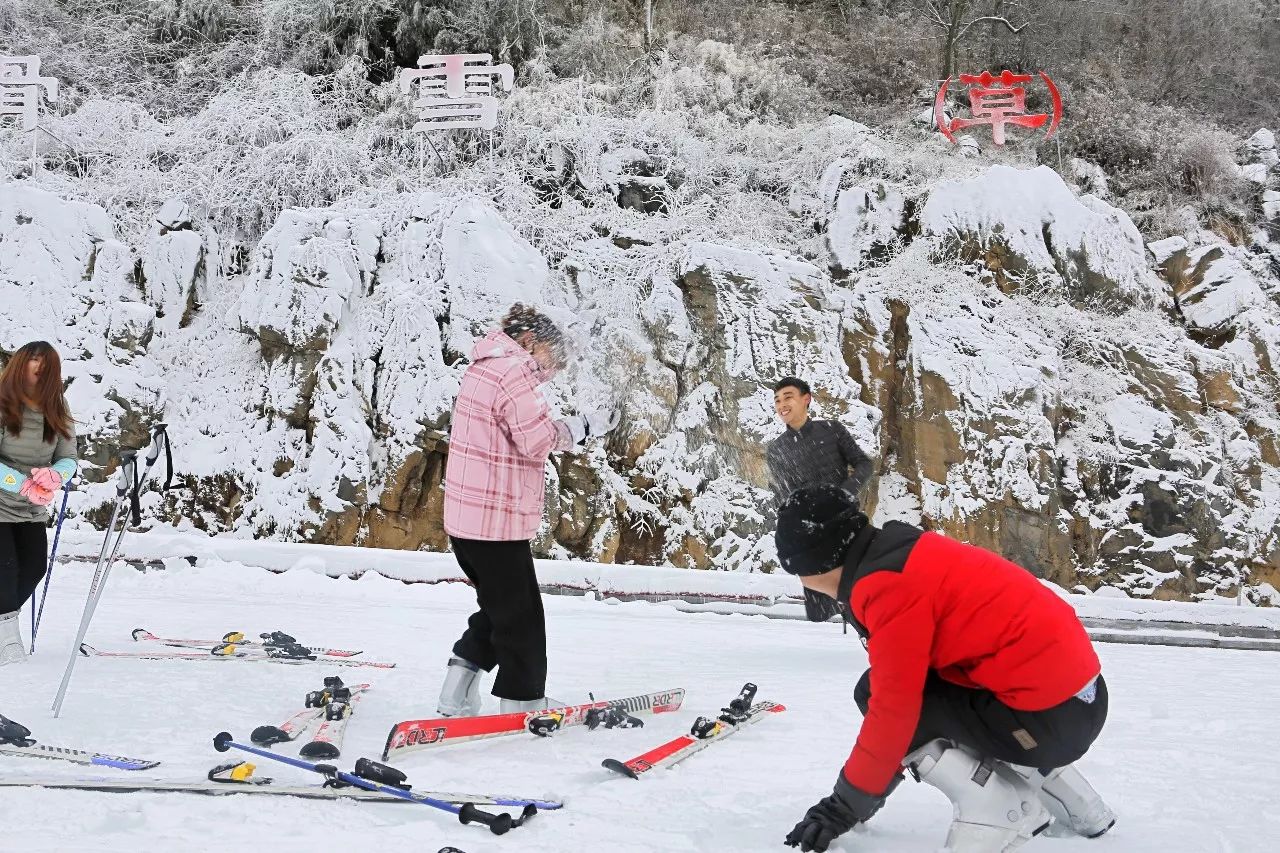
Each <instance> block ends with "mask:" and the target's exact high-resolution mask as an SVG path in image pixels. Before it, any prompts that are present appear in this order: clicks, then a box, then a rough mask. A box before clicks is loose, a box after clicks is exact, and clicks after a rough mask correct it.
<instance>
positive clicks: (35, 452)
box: [0, 408, 76, 523]
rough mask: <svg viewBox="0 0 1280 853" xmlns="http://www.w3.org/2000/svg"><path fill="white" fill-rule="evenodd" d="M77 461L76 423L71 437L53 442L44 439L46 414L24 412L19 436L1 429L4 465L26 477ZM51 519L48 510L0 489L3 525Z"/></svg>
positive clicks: (56, 438) (29, 410) (58, 438)
mask: <svg viewBox="0 0 1280 853" xmlns="http://www.w3.org/2000/svg"><path fill="white" fill-rule="evenodd" d="M75 458H76V435H75V423H74V422H72V425H71V438H69V439H67V438H63V437H62V436H60V435H55V436H54V440H53V441H51V442H45V440H44V415H42V414H40V413H39V412H37V411H36V410H34V409H27V408H24V409H23V410H22V431H21V432H19V433H18V434H17V435H16V436H15V435H13V434H12V433H10V432H9V431H8V430H7V429H4V428H3V427H0V464H3V465H6V466H8V467H9V468H12V469H13V470H14V471H16V472H17V473H18V474H21V475H22V476H23V477H25V476H27V475H28V474H30V473H31V469H32V468H48V467H49V466H50V465H52V464H53V463H54V462H57V461H58V460H60V459H71V460H73V461H74V460H75ZM0 470H2V469H0ZM48 520H49V508H48V507H43V506H36V505H35V504H33V503H32V502H31V501H29V500H27V499H26V498H24V497H22V495H19V494H17V493H15V492H10V491H7V490H5V489H0V523H5V522H7V523H13V522H28V521H39V522H48Z"/></svg>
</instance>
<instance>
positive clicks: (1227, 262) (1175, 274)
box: [1152, 238, 1267, 333]
mask: <svg viewBox="0 0 1280 853" xmlns="http://www.w3.org/2000/svg"><path fill="white" fill-rule="evenodd" d="M1175 239H1176V238H1175ZM1165 242H1166V244H1167V242H1168V241H1165ZM1152 246H1153V248H1154V246H1155V244H1152ZM1247 261H1248V255H1247V253H1243V252H1242V251H1241V250H1239V249H1236V248H1234V247H1232V246H1228V245H1226V244H1221V243H1219V244H1214V245H1209V246H1200V247H1197V248H1190V247H1186V246H1185V245H1184V247H1183V248H1182V249H1179V250H1177V251H1174V252H1172V253H1170V254H1169V255H1168V256H1166V257H1165V258H1164V260H1163V261H1161V270H1162V272H1163V274H1164V276H1165V278H1166V279H1168V280H1169V282H1170V283H1171V284H1172V286H1173V293H1174V299H1175V300H1176V302H1177V305H1178V310H1179V311H1180V312H1181V314H1182V316H1183V318H1184V319H1185V320H1186V322H1187V324H1188V325H1189V326H1190V327H1191V328H1193V329H1195V330H1197V331H1198V332H1201V333H1214V332H1221V331H1222V330H1223V328H1224V326H1225V324H1227V323H1229V322H1231V320H1232V319H1234V318H1235V317H1236V316H1237V315H1239V314H1241V313H1242V312H1244V311H1246V310H1248V309H1249V308H1250V307H1252V306H1255V305H1262V304H1265V303H1266V301H1267V297H1266V294H1265V293H1263V291H1262V287H1261V285H1260V284H1259V283H1258V280H1257V278H1256V277H1255V275H1254V273H1253V272H1252V271H1251V270H1250V269H1249V267H1248V266H1247V265H1246V263H1247Z"/></svg>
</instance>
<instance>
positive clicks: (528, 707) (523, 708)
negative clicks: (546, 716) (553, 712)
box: [502, 696, 565, 714]
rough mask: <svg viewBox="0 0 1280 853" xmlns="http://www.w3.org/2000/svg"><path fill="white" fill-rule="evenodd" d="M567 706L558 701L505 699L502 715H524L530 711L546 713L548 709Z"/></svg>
mask: <svg viewBox="0 0 1280 853" xmlns="http://www.w3.org/2000/svg"><path fill="white" fill-rule="evenodd" d="M564 706H565V705H564V703H563V702H561V701H560V700H558V699H548V698H547V697H546V696H543V697H542V698H541V699H503V700H502V713H504V714H523V713H528V712H529V711H545V710H547V709H548V708H563V707H564Z"/></svg>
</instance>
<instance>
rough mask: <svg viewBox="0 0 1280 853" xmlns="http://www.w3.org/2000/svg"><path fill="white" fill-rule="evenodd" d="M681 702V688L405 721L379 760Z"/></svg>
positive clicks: (657, 709)
mask: <svg viewBox="0 0 1280 853" xmlns="http://www.w3.org/2000/svg"><path fill="white" fill-rule="evenodd" d="M683 702H684V688H682V687H677V688H675V689H673V690H659V691H656V692H654V693H642V694H641V695H639V696H631V697H628V698H626V699H609V700H603V701H600V702H588V703H586V704H583V705H568V706H565V707H563V708H551V709H548V710H546V711H529V712H521V713H515V714H490V715H488V716H483V717H443V718H440V719H434V720H408V721H405V722H403V723H396V724H395V725H394V726H392V727H391V733H390V734H388V735H387V745H386V748H384V749H383V751H382V760H383V761H387V760H389V759H391V758H393V757H395V756H399V755H403V754H405V753H406V752H413V751H416V750H419V749H425V748H426V747H431V746H441V745H444V744H450V743H465V742H467V741H474V740H482V739H484V738H492V737H502V736H504V735H514V734H520V733H521V732H527V731H528V726H529V721H530V720H533V719H535V718H538V717H544V716H546V715H548V714H550V713H556V714H558V715H561V717H560V720H559V728H565V727H567V726H580V725H583V724H584V723H586V722H587V715H588V714H589V712H591V711H593V710H601V709H605V708H610V707H614V706H616V707H620V708H622V709H623V710H624V711H627V712H629V713H632V714H638V713H652V714H663V713H666V712H668V711H678V710H680V705H681V703H683Z"/></svg>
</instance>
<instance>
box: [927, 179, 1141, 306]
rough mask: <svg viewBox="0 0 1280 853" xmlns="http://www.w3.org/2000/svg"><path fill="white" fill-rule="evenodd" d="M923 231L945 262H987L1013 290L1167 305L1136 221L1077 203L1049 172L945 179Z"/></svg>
mask: <svg viewBox="0 0 1280 853" xmlns="http://www.w3.org/2000/svg"><path fill="white" fill-rule="evenodd" d="M920 225H921V229H922V231H923V233H924V234H925V235H927V236H929V237H930V238H932V239H933V240H934V241H935V244H936V246H937V251H938V254H939V255H940V256H953V257H959V258H961V259H963V260H966V261H973V262H978V263H981V264H982V265H983V266H985V267H986V269H987V271H988V272H989V273H990V274H991V275H992V277H993V279H994V280H995V282H996V283H997V285H998V286H999V287H1000V288H1001V289H1002V290H1005V291H1006V292H1012V291H1015V290H1017V289H1019V288H1020V287H1026V288H1029V289H1030V290H1033V291H1036V290H1045V289H1048V290H1055V289H1057V290H1062V291H1064V292H1065V293H1067V294H1069V295H1070V296H1071V297H1072V298H1074V299H1078V300H1089V299H1096V300H1100V301H1102V302H1115V303H1119V304H1125V305H1159V304H1162V303H1163V302H1164V301H1165V297H1164V289H1163V287H1162V286H1161V284H1160V281H1159V280H1158V279H1157V278H1156V276H1154V275H1153V274H1152V273H1151V271H1150V269H1149V268H1148V267H1147V263H1146V254H1145V250H1144V246H1143V242H1142V237H1141V235H1140V234H1139V233H1138V229H1137V228H1136V227H1135V226H1134V224H1133V221H1132V220H1130V219H1129V217H1128V215H1127V214H1125V213H1124V212H1123V211H1121V210H1118V209H1117V208H1114V207H1111V206H1110V205H1108V204H1107V203H1106V202H1104V201H1101V200H1100V199H1097V198H1094V197H1092V196H1088V195H1086V196H1082V197H1077V196H1076V195H1075V194H1074V193H1072V192H1071V190H1070V189H1068V188H1067V185H1066V184H1065V183H1064V182H1063V180H1062V178H1061V177H1060V176H1059V175H1058V173H1057V172H1055V171H1053V170H1052V169H1050V168H1049V167H1048V166H1038V167H1036V168H1034V169H1015V168H1012V167H1010V166H1003V165H997V166H992V167H991V168H989V169H988V170H987V171H986V172H985V173H983V174H982V175H980V176H978V177H975V178H971V179H968V180H955V181H943V182H941V183H939V184H938V185H937V186H935V187H934V188H933V190H932V192H930V194H929V200H928V201H927V202H926V203H925V205H924V209H923V210H922V211H921V214H920Z"/></svg>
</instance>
